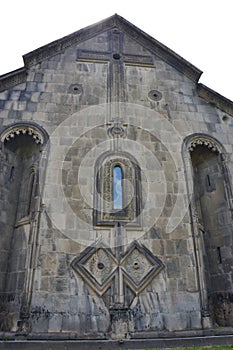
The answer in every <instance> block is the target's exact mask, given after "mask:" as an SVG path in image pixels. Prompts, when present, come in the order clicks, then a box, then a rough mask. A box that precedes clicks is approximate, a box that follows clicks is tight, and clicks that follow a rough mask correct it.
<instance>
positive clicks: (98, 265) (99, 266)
mask: <svg viewBox="0 0 233 350" xmlns="http://www.w3.org/2000/svg"><path fill="white" fill-rule="evenodd" d="M97 267H98V269H99V270H103V268H104V264H103V263H102V262H98V264H97Z"/></svg>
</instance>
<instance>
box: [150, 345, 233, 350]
mask: <svg viewBox="0 0 233 350" xmlns="http://www.w3.org/2000/svg"><path fill="white" fill-rule="evenodd" d="M170 349H173V350H206V349H207V350H230V349H233V345H222V346H196V347H195V346H194V347H191V348H165V349H164V350H170ZM145 350H161V349H160V348H146V349H145Z"/></svg>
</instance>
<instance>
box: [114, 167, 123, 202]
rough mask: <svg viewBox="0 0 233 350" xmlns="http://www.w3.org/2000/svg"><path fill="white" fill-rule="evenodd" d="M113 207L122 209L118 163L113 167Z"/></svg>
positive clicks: (120, 173)
mask: <svg viewBox="0 0 233 350" xmlns="http://www.w3.org/2000/svg"><path fill="white" fill-rule="evenodd" d="M113 209H123V204H122V169H121V167H120V166H119V165H117V166H115V167H114V168H113Z"/></svg>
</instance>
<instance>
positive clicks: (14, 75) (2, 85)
mask: <svg viewBox="0 0 233 350" xmlns="http://www.w3.org/2000/svg"><path fill="white" fill-rule="evenodd" d="M26 79H27V69H26V68H25V67H22V68H19V69H16V70H13V71H12V72H9V73H6V74H3V75H1V76H0V92H1V91H4V90H6V89H9V88H11V87H13V86H15V85H18V84H22V83H25V81H26Z"/></svg>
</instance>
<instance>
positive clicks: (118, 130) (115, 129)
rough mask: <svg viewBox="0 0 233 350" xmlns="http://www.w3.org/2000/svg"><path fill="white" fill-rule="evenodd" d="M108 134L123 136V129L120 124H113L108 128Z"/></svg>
mask: <svg viewBox="0 0 233 350" xmlns="http://www.w3.org/2000/svg"><path fill="white" fill-rule="evenodd" d="M108 134H109V135H111V136H112V137H124V136H125V129H124V128H123V127H122V126H121V125H113V126H112V127H110V128H109V129H108Z"/></svg>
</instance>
